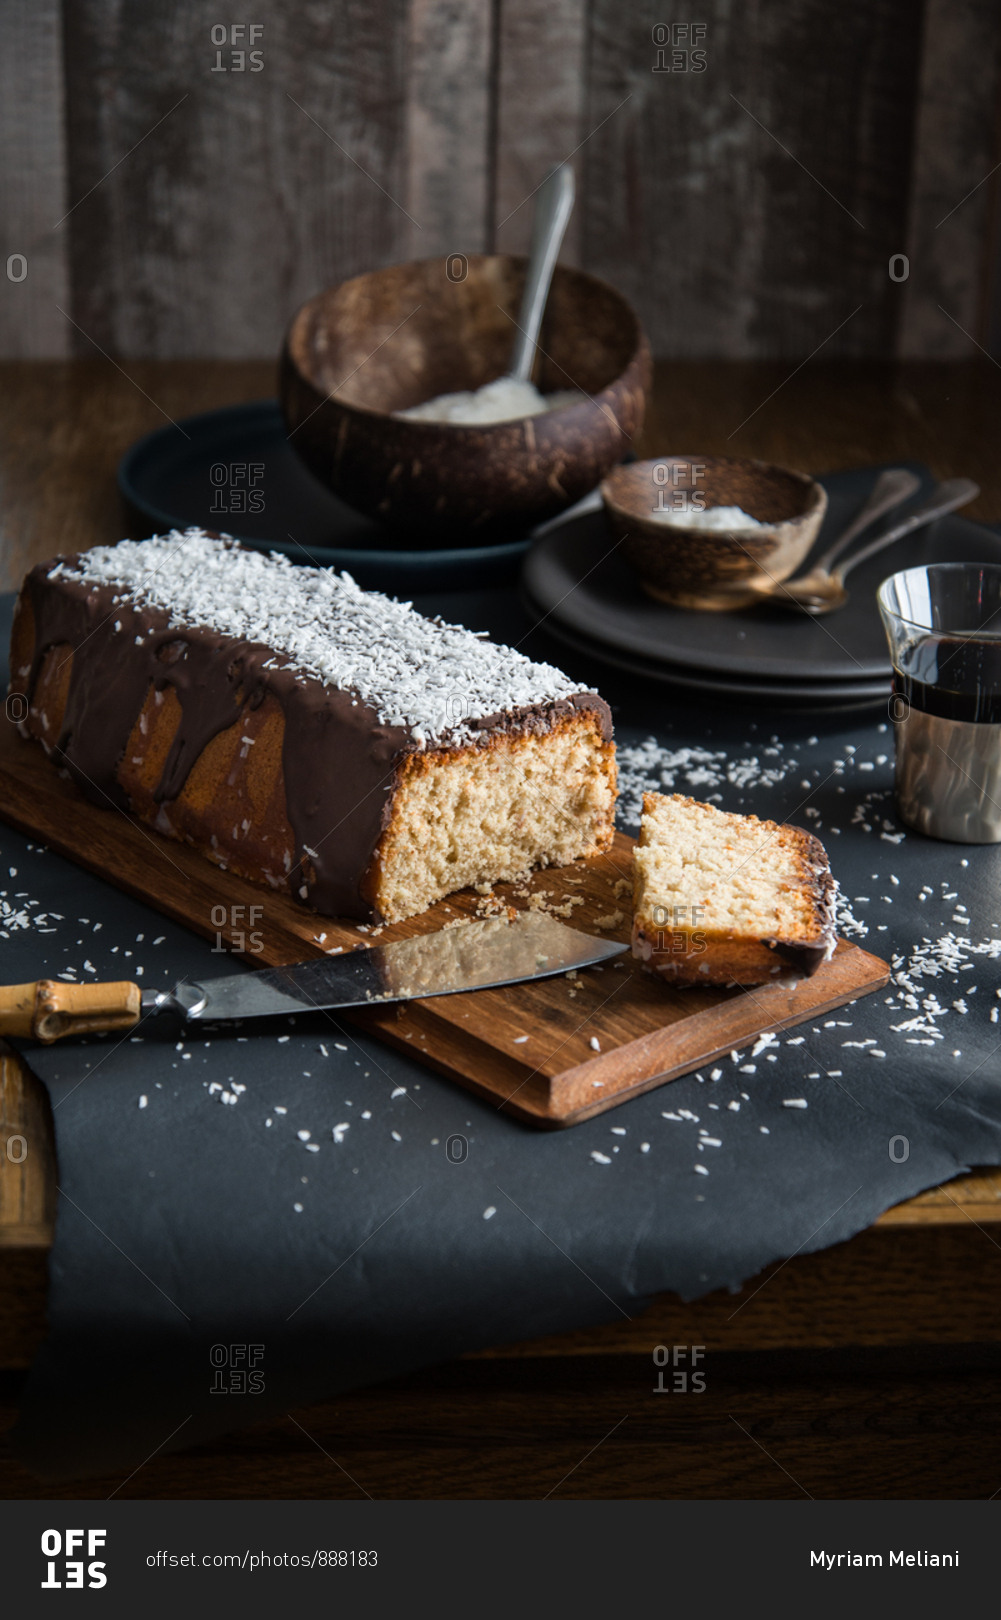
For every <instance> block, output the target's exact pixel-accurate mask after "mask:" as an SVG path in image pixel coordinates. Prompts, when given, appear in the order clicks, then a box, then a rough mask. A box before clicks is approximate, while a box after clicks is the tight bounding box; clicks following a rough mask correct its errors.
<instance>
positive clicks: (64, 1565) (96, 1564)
mask: <svg viewBox="0 0 1001 1620" xmlns="http://www.w3.org/2000/svg"><path fill="white" fill-rule="evenodd" d="M107 1540H108V1532H107V1530H43V1531H42V1555H43V1557H44V1558H45V1559H46V1560H47V1562H46V1566H45V1570H46V1573H45V1579H44V1581H42V1582H41V1587H42V1590H43V1591H45V1592H54V1591H57V1590H58V1589H59V1588H60V1587H66V1589H67V1590H68V1591H74V1590H76V1591H79V1589H80V1588H81V1587H90V1588H91V1589H94V1588H96V1587H98V1586H107V1584H108V1577H107V1575H106V1574H105V1565H104V1560H103V1559H100V1560H98V1559H96V1558H95V1556H94V1555H95V1553H99V1552H101V1551H102V1550H103V1549H104V1546H105V1544H106V1542H107ZM85 1551H86V1557H84V1552H85Z"/></svg>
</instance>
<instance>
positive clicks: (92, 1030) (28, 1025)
mask: <svg viewBox="0 0 1001 1620" xmlns="http://www.w3.org/2000/svg"><path fill="white" fill-rule="evenodd" d="M139 1006H140V999H139V986H138V985H137V984H129V983H128V982H126V981H123V982H122V983H120V984H64V983H63V982H62V981H61V980H59V981H57V980H55V979H39V981H38V983H37V984H8V985H3V986H0V1035H33V1036H34V1038H35V1040H36V1041H44V1042H46V1043H48V1042H49V1041H58V1040H59V1039H60V1037H61V1036H63V1035H95V1034H97V1033H98V1032H99V1031H100V1030H104V1029H131V1028H132V1026H133V1024H137V1023H138V1022H139Z"/></svg>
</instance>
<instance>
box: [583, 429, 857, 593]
mask: <svg viewBox="0 0 1001 1620" xmlns="http://www.w3.org/2000/svg"><path fill="white" fill-rule="evenodd" d="M601 495H602V499H603V501H604V503H605V511H606V513H607V514H608V520H609V523H610V525H611V528H612V531H613V533H614V535H615V537H616V539H618V540H619V541H620V542H621V544H622V554H623V556H624V557H625V558H626V559H627V560H628V561H629V562H630V563H631V564H632V566H633V567H634V568H635V569H636V572H637V573H638V574H639V576H640V583H641V584H642V586H643V589H644V590H645V591H646V592H647V594H648V595H650V596H653V597H656V599H657V600H658V601H659V602H669V603H671V604H672V606H674V607H682V608H696V609H702V610H705V611H709V612H721V611H722V612H725V611H727V610H729V609H732V608H740V607H746V606H747V605H748V604H749V603H751V602H757V601H761V599H762V598H763V597H765V596H768V595H770V594H771V592H772V591H773V590H774V589H775V587H776V585H778V584H780V583H781V581H782V580H784V579H788V577H789V575H790V574H792V573H794V572H795V570H796V569H797V568H798V567H799V565H800V564H801V563H802V562H803V560H804V558H805V557H806V556H807V554H808V553H809V551H810V548H811V546H812V545H813V542H814V540H815V539H816V538H817V534H818V532H819V529H820V525H821V523H822V522H823V520H824V513H825V512H826V511H827V495H826V492H825V491H824V489H823V488H822V486H821V485H820V484H818V483H817V482H816V480H815V479H813V478H809V477H808V476H807V475H806V473H800V472H793V471H791V470H790V469H789V468H788V467H776V466H773V465H771V463H769V462H766V461H738V460H731V459H730V458H728V457H724V456H661V457H659V458H658V459H657V460H656V461H634V462H632V463H631V465H629V466H627V467H616V468H615V470H614V471H613V472H611V473H609V475H608V477H607V478H605V480H604V481H603V483H602V485H601ZM688 501H690V502H691V504H692V505H693V506H700V505H701V506H702V507H703V508H704V509H705V510H708V509H709V508H711V507H714V506H739V507H740V508H741V509H742V510H743V511H744V512H746V513H747V514H748V515H749V516H750V517H753V518H757V520H758V522H759V523H763V524H765V525H766V527H765V528H763V529H706V528H702V527H699V526H696V525H694V524H691V525H689V524H684V525H683V524H681V523H679V522H672V523H668V522H665V521H664V520H663V519H658V518H657V517H656V516H655V515H654V514H655V513H656V512H658V511H664V510H670V509H671V508H672V507H679V506H681V505H682V504H684V503H686V502H688Z"/></svg>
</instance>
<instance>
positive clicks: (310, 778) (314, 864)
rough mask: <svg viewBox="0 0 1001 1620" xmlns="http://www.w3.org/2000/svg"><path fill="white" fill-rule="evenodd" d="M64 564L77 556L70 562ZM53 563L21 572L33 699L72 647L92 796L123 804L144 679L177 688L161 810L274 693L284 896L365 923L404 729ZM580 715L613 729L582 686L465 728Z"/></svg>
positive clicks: (70, 703)
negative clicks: (54, 660) (291, 855)
mask: <svg viewBox="0 0 1001 1620" xmlns="http://www.w3.org/2000/svg"><path fill="white" fill-rule="evenodd" d="M64 561H66V562H67V563H68V564H69V565H70V566H73V565H75V564H76V563H77V559H76V558H75V557H70V558H66V559H64ZM52 567H53V563H51V562H48V563H43V564H40V565H39V566H38V567H36V568H34V569H33V570H32V571H31V573H30V574H29V575H28V577H27V580H26V581H25V590H26V591H27V594H28V598H29V600H30V602H31V606H32V609H33V613H34V621H35V647H34V655H33V660H32V665H31V673H30V676H29V681H28V692H27V696H28V698H29V701H33V695H34V691H35V686H36V683H37V680H38V676H39V672H40V669H41V666H42V661H43V659H44V657H45V654H46V652H47V651H48V650H49V648H51V647H53V646H56V645H60V644H67V645H68V646H69V647H71V648H72V649H73V653H74V657H73V667H72V675H71V680H70V688H69V694H68V698H67V702H66V708H65V712H64V716H63V723H62V728H61V731H60V735H59V738H58V740H57V742H56V745H55V747H54V749H53V756H52V757H53V759H54V760H55V761H56V763H57V764H59V765H60V766H63V767H64V768H65V769H66V770H67V771H68V772H69V773H70V775H71V776H72V777H73V779H74V780H75V781H76V782H77V783H78V785H79V787H80V788H81V790H82V791H83V792H84V793H85V794H86V795H87V797H88V798H90V799H93V800H94V801H95V802H97V803H99V804H105V805H107V804H108V802H109V801H110V802H111V803H112V804H114V805H117V806H118V807H120V808H121V809H128V808H130V806H129V801H128V797H127V795H126V793H125V792H124V790H123V789H122V788H121V786H120V785H119V783H118V781H117V777H116V773H117V770H118V766H119V762H120V760H121V758H122V755H123V753H124V750H125V745H126V743H127V741H128V739H129V736H130V734H131V731H132V728H133V726H134V725H135V723H136V720H137V719H138V716H139V714H140V711H141V710H142V708H143V705H144V703H145V701H146V698H147V695H148V692H149V688H150V684H151V683H152V685H153V686H154V687H155V689H156V690H157V691H163V690H165V689H166V688H168V687H169V688H172V689H173V691H174V693H175V694H176V697H177V700H178V703H179V706H180V711H181V718H180V723H179V725H178V728H177V732H176V735H175V737H174V741H173V744H172V746H171V748H170V751H169V754H168V756H167V759H166V761H165V764H164V768H163V772H162V774H161V777H160V781H159V783H158V785H157V788H156V793H155V798H156V800H157V802H158V803H161V804H164V805H169V804H170V803H171V801H172V800H174V799H176V797H177V796H178V794H179V793H180V792H181V791H182V789H183V787H184V784H185V782H186V781H187V778H188V774H189V772H190V770H191V768H192V766H193V765H194V764H195V761H196V760H197V759H198V758H199V756H200V755H201V753H202V752H203V750H204V749H205V748H206V747H207V746H208V744H209V743H210V742H211V741H212V739H213V738H214V737H216V736H218V735H219V733H220V732H222V731H225V730H226V729H227V728H228V727H230V726H232V725H235V724H236V723H237V722H238V721H239V720H240V719H241V717H242V716H243V715H244V714H245V713H247V712H248V711H251V710H253V709H255V708H257V707H258V706H259V705H260V704H261V703H262V702H263V701H264V699H265V698H266V697H268V696H273V697H275V698H276V699H277V700H278V702H279V703H280V704H281V707H282V711H283V714H284V717H285V731H284V741H283V746H282V768H283V776H284V784H285V798H286V814H287V816H288V820H289V824H290V826H291V828H292V832H293V835H294V838H295V859H294V864H293V868H292V872H291V873H290V875H289V887H290V889H291V892H292V894H293V895H295V896H296V897H297V898H299V897H300V894H299V891H300V889H301V888H302V887H303V886H305V887H306V890H307V896H306V899H307V903H308V904H310V905H312V906H314V907H315V908H316V909H317V910H318V911H321V912H323V913H325V914H327V915H331V916H343V917H355V918H363V919H370V918H372V917H373V916H374V915H375V913H374V911H373V908H372V905H371V902H370V900H369V899H368V898H367V897H366V894H365V892H364V887H365V878H366V874H367V873H368V872H369V868H370V867H371V864H372V859H373V856H374V855H375V852H376V850H377V848H378V845H379V841H380V839H381V837H382V834H383V832H384V831H385V829H386V827H387V825H388V823H389V820H390V817H391V814H392V803H393V794H394V791H395V788H396V785H397V780H398V774H399V769H400V766H401V764H402V762H403V760H404V759H405V757H406V755H407V754H408V753H412V752H415V751H416V750H417V748H418V744H417V743H416V742H415V741H414V738H413V735H412V733H411V731H410V729H409V728H408V727H406V726H391V725H386V724H385V723H383V722H382V721H381V720H380V719H379V716H378V713H377V712H376V710H375V709H374V708H373V707H372V706H371V705H370V704H368V703H366V702H365V701H364V700H363V699H362V698H361V697H359V696H358V694H357V693H355V692H352V691H350V690H342V689H340V688H337V687H332V686H325V685H323V683H322V682H321V681H319V680H316V679H312V678H310V677H308V676H304V675H302V674H301V673H296V672H294V671H293V670H291V669H289V668H287V667H281V655H280V654H277V653H276V652H275V650H274V649H273V648H271V647H266V646H263V645H261V644H260V643H257V642H247V641H239V640H236V639H234V638H232V637H227V636H225V635H223V634H221V633H220V632H218V631H214V630H212V629H211V628H210V627H207V626H201V625H197V626H176V625H175V626H173V627H171V626H170V614H169V612H167V611H166V610H165V609H162V608H157V607H152V606H146V605H143V606H138V607H137V606H135V605H133V603H132V602H131V600H130V599H129V598H128V596H127V594H126V593H125V590H124V587H121V586H115V585H109V584H100V585H95V584H93V583H90V582H86V581H80V580H72V579H66V578H63V577H59V578H56V579H49V577H48V575H49V572H50V570H51V569H52ZM119 596H121V600H116V598H117V597H119ZM265 665H268V666H269V667H267V668H265ZM275 665H278V666H279V667H274V666H275ZM579 710H588V711H590V712H592V713H593V714H594V715H595V717H596V718H597V719H598V721H599V723H600V726H601V730H602V734H603V736H604V737H605V739H606V740H609V739H610V738H611V735H612V723H611V714H610V711H609V709H608V705H607V704H606V703H605V702H604V701H603V700H602V699H601V698H599V697H597V696H595V695H594V694H593V693H589V692H579V693H574V694H573V695H572V696H570V697H568V698H561V699H558V700H556V701H553V702H551V703H545V704H537V705H533V706H531V707H529V708H522V709H517V710H510V711H506V712H503V713H499V714H496V715H489V716H485V717H483V718H481V719H478V720H467V721H465V725H466V726H467V727H469V728H470V729H472V730H474V731H476V732H477V733H479V734H480V736H481V737H482V740H483V742H484V743H486V742H487V741H488V740H489V737H490V735H491V734H496V732H497V731H498V730H503V731H510V732H516V733H522V734H524V733H537V734H541V733H544V732H546V731H549V730H550V729H551V728H552V726H553V725H554V723H555V722H556V721H558V720H559V719H560V718H562V717H564V716H566V715H568V714H571V713H573V712H575V711H579ZM442 746H444V747H448V746H449V745H448V744H447V743H446V744H443V745H442ZM454 746H456V747H464V746H465V747H468V746H470V745H469V744H468V743H465V744H462V743H457V744H455V745H454ZM474 746H475V744H474Z"/></svg>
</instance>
